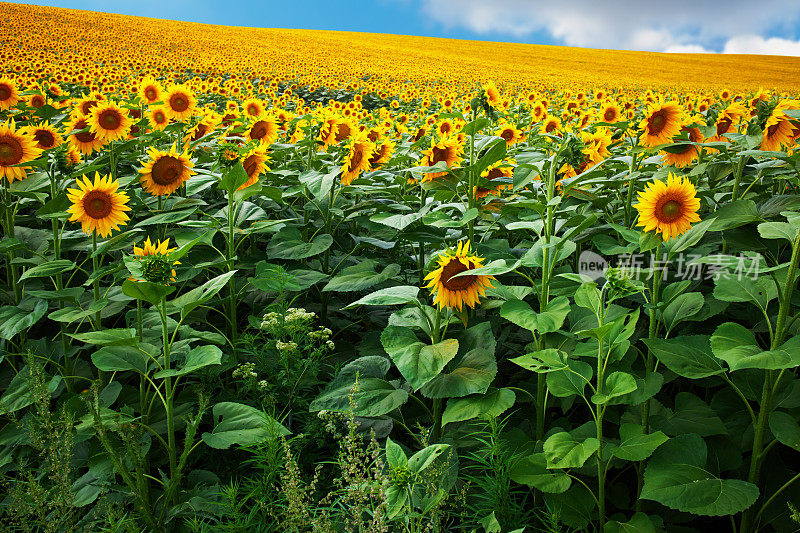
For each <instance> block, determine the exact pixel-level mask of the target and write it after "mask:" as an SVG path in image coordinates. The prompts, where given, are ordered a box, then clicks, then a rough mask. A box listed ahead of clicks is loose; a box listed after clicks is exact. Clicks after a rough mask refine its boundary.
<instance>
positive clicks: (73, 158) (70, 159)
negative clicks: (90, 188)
mask: <svg viewBox="0 0 800 533" xmlns="http://www.w3.org/2000/svg"><path fill="white" fill-rule="evenodd" d="M64 158H65V159H66V163H67V167H74V166H75V165H79V164H80V162H81V161H82V160H83V157H81V153H80V151H79V150H78V149H77V148H75V147H74V146H68V147H67V152H66V153H65V154H64Z"/></svg>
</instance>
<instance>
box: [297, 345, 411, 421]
mask: <svg viewBox="0 0 800 533" xmlns="http://www.w3.org/2000/svg"><path fill="white" fill-rule="evenodd" d="M372 357H375V356H372ZM361 359H365V358H363V357H362V358H361ZM386 361H387V363H388V360H386ZM348 366H350V365H348ZM384 373H385V372H384ZM340 375H341V374H340ZM355 377H356V376H355V375H352V374H350V373H348V374H347V376H346V377H345V378H340V377H339V376H337V378H336V380H334V381H333V382H332V383H330V384H328V386H327V387H325V390H324V391H323V392H322V394H320V395H319V396H318V397H317V398H316V399H315V400H314V401H313V402H311V406H310V410H311V411H312V412H316V411H322V410H328V411H335V412H337V413H347V412H349V411H350V409H351V405H350V397H351V396H352V398H353V401H354V402H355V406H354V407H353V414H354V415H356V416H381V415H385V414H386V413H389V412H391V411H394V410H395V409H397V408H398V407H400V406H401V405H403V404H404V403H405V402H406V401H407V400H408V393H407V392H406V391H404V390H403V389H398V388H397V387H395V386H394V385H392V384H391V383H389V382H388V381H385V380H383V379H378V378H373V377H361V376H360V375H359V377H358V387H355ZM347 378H350V379H347Z"/></svg>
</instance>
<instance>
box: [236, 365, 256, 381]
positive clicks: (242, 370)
mask: <svg viewBox="0 0 800 533" xmlns="http://www.w3.org/2000/svg"><path fill="white" fill-rule="evenodd" d="M233 377H234V378H241V379H248V378H255V377H258V374H256V365H255V363H242V364H240V365H239V366H237V367H236V369H235V370H234V371H233Z"/></svg>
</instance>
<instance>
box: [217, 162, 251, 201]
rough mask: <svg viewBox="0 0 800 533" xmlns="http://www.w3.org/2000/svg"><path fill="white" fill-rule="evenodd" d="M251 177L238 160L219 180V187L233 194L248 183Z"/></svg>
mask: <svg viewBox="0 0 800 533" xmlns="http://www.w3.org/2000/svg"><path fill="white" fill-rule="evenodd" d="M248 179H250V177H249V176H248V175H247V171H245V169H244V166H243V165H242V162H241V161H237V162H236V164H234V165H233V166H232V167H231V168H230V169H228V171H227V172H225V174H224V175H223V176H222V179H220V180H219V184H218V187H219V188H220V189H222V190H223V191H225V192H226V193H228V194H229V195H231V194H233V193H234V192H235V191H236V189H238V188H239V187H241V186H242V185H244V184H245V183H247V180H248Z"/></svg>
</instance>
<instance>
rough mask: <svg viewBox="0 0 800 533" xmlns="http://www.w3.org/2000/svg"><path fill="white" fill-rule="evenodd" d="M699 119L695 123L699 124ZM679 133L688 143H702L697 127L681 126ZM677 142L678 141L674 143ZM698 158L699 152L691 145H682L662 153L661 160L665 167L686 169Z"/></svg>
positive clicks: (701, 135)
mask: <svg viewBox="0 0 800 533" xmlns="http://www.w3.org/2000/svg"><path fill="white" fill-rule="evenodd" d="M699 121H700V119H699V118H698V120H696V121H695V122H699ZM681 133H685V134H686V135H687V136H688V139H689V141H690V142H693V143H701V142H703V139H704V137H703V134H702V133H701V132H700V130H699V129H698V128H697V127H693V126H691V125H685V126H681ZM675 142H678V141H675ZM699 157H700V150H699V149H698V147H697V146H695V145H693V144H682V145H680V146H673V147H671V148H669V149H667V150H665V151H664V157H662V158H661V160H662V161H663V162H664V164H665V165H675V166H676V167H687V166H689V165H691V164H692V163H694V162H695V161H697V159H699Z"/></svg>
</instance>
